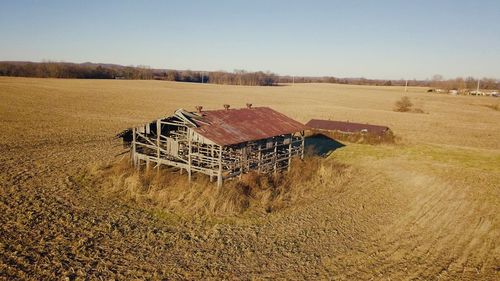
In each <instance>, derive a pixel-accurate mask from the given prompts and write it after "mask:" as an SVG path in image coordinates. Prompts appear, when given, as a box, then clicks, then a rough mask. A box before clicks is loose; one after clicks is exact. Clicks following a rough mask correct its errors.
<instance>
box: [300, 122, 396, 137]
mask: <svg viewBox="0 0 500 281" xmlns="http://www.w3.org/2000/svg"><path fill="white" fill-rule="evenodd" d="M306 126H307V127H309V128H311V129H318V130H328V131H340V132H346V133H359V132H361V131H363V130H366V131H367V132H368V133H370V134H374V135H383V134H384V133H385V132H386V131H387V130H389V127H386V126H378V125H370V124H362V123H351V122H342V121H331V120H319V119H311V120H310V121H309V122H307V124H306Z"/></svg>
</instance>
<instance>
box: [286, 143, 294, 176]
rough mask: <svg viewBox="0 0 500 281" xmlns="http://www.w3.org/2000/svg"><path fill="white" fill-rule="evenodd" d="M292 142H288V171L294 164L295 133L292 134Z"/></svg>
mask: <svg viewBox="0 0 500 281" xmlns="http://www.w3.org/2000/svg"><path fill="white" fill-rule="evenodd" d="M289 140H290V143H289V144H288V167H287V171H289V172H290V167H291V165H292V141H293V134H290V138H289Z"/></svg>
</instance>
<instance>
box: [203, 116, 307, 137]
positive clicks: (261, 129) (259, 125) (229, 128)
mask: <svg viewBox="0 0 500 281" xmlns="http://www.w3.org/2000/svg"><path fill="white" fill-rule="evenodd" d="M202 116H203V118H201V121H202V122H199V121H197V120H196V119H193V121H194V122H195V123H196V124H197V125H198V127H196V128H193V130H194V131H196V132H197V133H198V134H200V135H202V136H203V137H205V138H207V139H209V140H211V141H213V142H215V143H216V144H218V145H231V144H237V143H242V142H247V141H255V140H260V139H265V138H270V137H273V136H278V135H283V134H290V133H295V132H300V131H303V130H306V129H307V127H305V126H304V125H303V124H301V123H299V122H297V121H295V120H293V119H291V118H289V117H287V116H285V115H284V114H281V113H279V112H277V111H275V110H273V109H271V108H269V107H253V108H241V109H228V110H225V109H222V110H209V111H203V112H202Z"/></svg>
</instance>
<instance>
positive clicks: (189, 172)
mask: <svg viewBox="0 0 500 281" xmlns="http://www.w3.org/2000/svg"><path fill="white" fill-rule="evenodd" d="M188 147H189V149H188V180H189V182H190V183H191V175H192V174H191V147H192V144H191V130H189V129H188Z"/></svg>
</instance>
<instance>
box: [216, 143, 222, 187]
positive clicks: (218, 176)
mask: <svg viewBox="0 0 500 281" xmlns="http://www.w3.org/2000/svg"><path fill="white" fill-rule="evenodd" d="M217 186H218V187H222V146H219V171H218V172H217Z"/></svg>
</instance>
